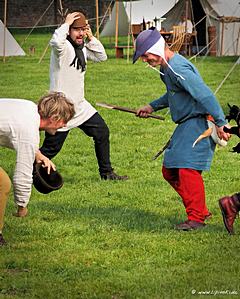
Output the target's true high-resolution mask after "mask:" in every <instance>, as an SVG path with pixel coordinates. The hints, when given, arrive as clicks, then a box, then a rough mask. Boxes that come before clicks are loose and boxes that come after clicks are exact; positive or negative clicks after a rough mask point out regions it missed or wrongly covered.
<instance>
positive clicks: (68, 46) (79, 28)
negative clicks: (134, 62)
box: [40, 12, 128, 180]
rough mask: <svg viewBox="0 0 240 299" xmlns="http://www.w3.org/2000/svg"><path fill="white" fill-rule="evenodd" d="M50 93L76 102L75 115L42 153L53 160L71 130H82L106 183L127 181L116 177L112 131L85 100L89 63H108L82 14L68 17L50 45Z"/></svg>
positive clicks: (73, 14)
mask: <svg viewBox="0 0 240 299" xmlns="http://www.w3.org/2000/svg"><path fill="white" fill-rule="evenodd" d="M50 45H51V47H52V53H51V61H50V90H54V91H61V92H64V93H65V94H66V96H67V97H68V98H69V99H70V100H71V101H72V102H73V104H74V108H75V111H76V113H75V115H74V117H73V119H71V120H70V121H69V122H68V123H67V126H66V127H65V128H63V129H61V130H58V132H57V133H56V134H55V135H54V136H51V135H49V134H48V133H46V134H45V140H44V142H43V145H42V147H41V149H40V151H41V152H42V153H43V154H44V155H45V156H47V157H48V158H49V159H52V158H53V157H54V156H56V155H57V153H58V152H59V151H60V150H61V148H62V146H63V143H64V141H65V139H66V137H67V135H68V133H69V130H70V129H72V128H76V127H78V128H80V129H81V130H82V131H83V132H84V133H85V134H86V135H88V136H89V137H92V138H93V140H94V144H95V152H96V157H97V161H98V166H99V173H100V176H101V178H102V179H104V180H126V179H127V178H128V177H127V176H119V175H117V174H116V173H115V172H114V171H113V168H112V166H111V162H110V146H109V129H108V127H107V125H106V123H105V122H104V120H103V119H102V117H101V116H100V115H99V113H98V112H97V110H96V109H95V108H94V107H93V106H92V105H91V104H90V103H89V102H88V101H87V100H86V99H85V98H84V77H85V72H86V61H87V59H90V60H92V61H95V62H100V61H104V60H106V59H107V55H106V53H105V50H104V47H103V45H102V44H101V42H100V41H99V40H97V39H96V38H95V37H94V36H93V35H92V32H91V29H90V27H89V25H88V24H87V21H86V18H85V16H84V15H83V14H82V13H79V12H74V13H70V14H68V15H67V17H66V20H65V23H64V24H63V25H62V26H60V27H59V28H58V29H56V30H55V32H54V34H53V36H52V39H51V41H50Z"/></svg>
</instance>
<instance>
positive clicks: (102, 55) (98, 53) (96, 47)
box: [85, 36, 107, 62]
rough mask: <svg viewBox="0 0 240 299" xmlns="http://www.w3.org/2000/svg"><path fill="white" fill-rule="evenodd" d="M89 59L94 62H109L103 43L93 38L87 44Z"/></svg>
mask: <svg viewBox="0 0 240 299" xmlns="http://www.w3.org/2000/svg"><path fill="white" fill-rule="evenodd" d="M85 46H86V50H87V59H89V60H92V61H94V62H101V61H105V60H107V54H106V52H105V49H104V47H103V45H102V43H101V42H100V41H99V40H98V39H97V38H96V37H94V36H93V38H92V40H91V41H89V42H88V43H86V45H85Z"/></svg>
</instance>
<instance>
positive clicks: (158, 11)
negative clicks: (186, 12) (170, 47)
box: [124, 0, 176, 24]
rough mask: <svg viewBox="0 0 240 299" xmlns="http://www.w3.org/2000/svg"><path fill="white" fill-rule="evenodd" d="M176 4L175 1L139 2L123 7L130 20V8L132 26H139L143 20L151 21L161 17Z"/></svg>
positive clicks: (143, 0)
mask: <svg viewBox="0 0 240 299" xmlns="http://www.w3.org/2000/svg"><path fill="white" fill-rule="evenodd" d="M175 3H176V0H168V1H159V0H140V1H134V2H132V3H131V2H129V1H128V2H125V3H124V6H125V9H126V12H127V15H128V18H129V20H130V10H131V6H132V24H141V23H142V21H143V18H144V20H145V22H148V21H153V19H154V18H155V17H157V18H160V17H162V16H163V15H164V14H165V13H166V12H167V11H169V9H170V8H171V7H172V6H173V5H174V4H175Z"/></svg>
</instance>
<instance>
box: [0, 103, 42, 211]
mask: <svg viewBox="0 0 240 299" xmlns="http://www.w3.org/2000/svg"><path fill="white" fill-rule="evenodd" d="M39 126H40V116H39V114H38V109H37V105H36V104H34V103H33V102H31V101H27V100H22V99H0V146H2V147H8V148H10V149H14V150H15V151H16V152H17V156H16V166H15V171H14V176H13V187H14V199H15V202H16V204H17V205H19V206H22V207H26V206H27V204H28V202H29V198H30V195H31V189H32V171H33V163H34V160H35V154H36V152H37V150H38V149H39ZM0 161H1V157H0Z"/></svg>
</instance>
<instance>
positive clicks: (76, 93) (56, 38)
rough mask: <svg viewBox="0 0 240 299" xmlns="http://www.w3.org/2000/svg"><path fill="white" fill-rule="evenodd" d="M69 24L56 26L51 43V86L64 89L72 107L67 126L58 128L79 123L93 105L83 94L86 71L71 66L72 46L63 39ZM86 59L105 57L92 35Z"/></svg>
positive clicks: (86, 117)
mask: <svg viewBox="0 0 240 299" xmlns="http://www.w3.org/2000/svg"><path fill="white" fill-rule="evenodd" d="M68 31H69V25H68V24H66V23H65V24H63V25H62V26H61V27H59V28H58V29H56V30H55V32H54V34H53V36H52V39H51V40H50V45H51V47H52V53H51V60H50V90H51V91H61V92H63V93H65V95H66V97H67V98H69V99H70V100H71V101H72V102H73V104H74V108H75V111H76V113H75V116H74V117H73V118H72V119H71V120H70V121H69V122H68V124H67V126H66V127H64V128H61V129H59V131H67V130H69V129H71V128H74V127H77V126H79V125H81V124H82V123H83V122H85V121H87V120H88V119H89V118H90V117H91V116H93V115H94V114H95V113H96V112H97V111H96V109H95V108H94V107H93V106H92V105H91V104H90V103H89V102H88V101H87V100H86V99H85V98H84V76H85V71H84V72H82V71H81V70H77V69H76V67H74V66H71V67H70V64H71V63H72V61H73V59H74V57H75V50H74V48H73V46H72V45H71V43H70V42H69V41H68V40H67V39H66V38H67V35H68ZM83 53H84V56H85V59H86V60H87V59H90V60H93V61H95V62H100V61H104V60H106V59H107V55H106V52H105V50H104V47H103V45H102V44H101V43H100V41H99V40H97V39H96V38H95V37H93V38H92V40H91V41H89V42H88V43H86V45H85V46H84V48H83Z"/></svg>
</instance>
